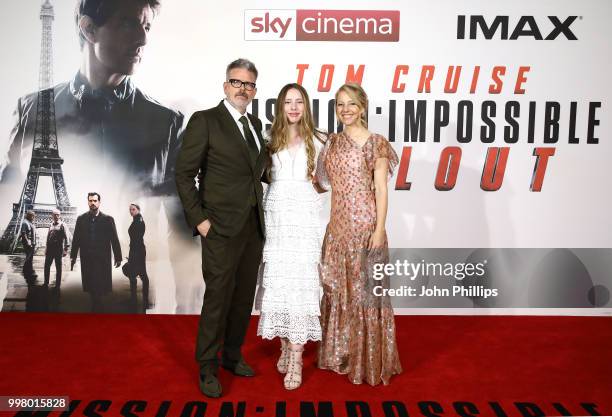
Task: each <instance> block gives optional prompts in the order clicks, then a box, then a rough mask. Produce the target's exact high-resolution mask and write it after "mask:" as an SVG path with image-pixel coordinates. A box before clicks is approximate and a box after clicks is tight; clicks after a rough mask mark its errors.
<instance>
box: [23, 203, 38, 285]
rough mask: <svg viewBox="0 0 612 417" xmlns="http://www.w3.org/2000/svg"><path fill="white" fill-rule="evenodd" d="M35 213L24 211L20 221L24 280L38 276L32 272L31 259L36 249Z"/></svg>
mask: <svg viewBox="0 0 612 417" xmlns="http://www.w3.org/2000/svg"><path fill="white" fill-rule="evenodd" d="M35 218H36V214H35V213H34V212H33V211H32V210H28V211H27V212H26V215H25V218H24V219H23V222H21V234H20V238H21V244H22V245H23V250H24V252H25V261H24V263H23V276H24V277H25V278H26V280H30V279H35V278H36V277H38V275H37V274H36V272H34V267H33V266H32V261H33V260H34V252H35V251H36V226H34V219H35Z"/></svg>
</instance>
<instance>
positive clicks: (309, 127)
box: [267, 83, 319, 178]
mask: <svg viewBox="0 0 612 417" xmlns="http://www.w3.org/2000/svg"><path fill="white" fill-rule="evenodd" d="M291 89H296V90H297V91H299V92H300V94H301V95H302V100H304V113H303V114H302V118H301V119H300V121H299V122H298V134H299V135H300V137H301V138H302V139H303V140H304V144H305V145H306V156H307V160H308V162H307V164H306V175H307V176H308V178H311V177H312V172H313V171H314V168H315V156H316V149H315V144H314V137H315V135H316V136H317V138H319V132H318V131H317V130H316V129H315V127H314V119H313V117H312V111H311V109H310V98H309V97H308V93H307V92H306V89H305V88H304V87H302V86H301V85H299V84H296V83H291V84H287V85H285V86H284V87H283V88H281V90H280V92H279V93H278V97H277V99H276V106H275V110H274V121H273V122H272V128H271V129H270V141H269V142H268V153H269V154H270V157H271V156H272V155H274V154H275V153H277V152H279V151H281V150H283V149H286V148H287V147H288V145H289V121H288V120H287V114H286V113H285V99H286V97H287V93H288V92H289V90H291ZM269 160H270V161H271V160H272V158H270V159H269ZM270 168H271V166H270V165H268V170H267V172H268V175H269V174H270Z"/></svg>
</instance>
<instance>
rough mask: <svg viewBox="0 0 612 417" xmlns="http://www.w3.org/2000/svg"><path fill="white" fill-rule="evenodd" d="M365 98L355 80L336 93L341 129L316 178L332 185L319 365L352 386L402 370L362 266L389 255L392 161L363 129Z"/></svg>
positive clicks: (387, 313)
mask: <svg viewBox="0 0 612 417" xmlns="http://www.w3.org/2000/svg"><path fill="white" fill-rule="evenodd" d="M366 114H367V96H366V93H365V91H364V90H363V89H362V88H361V87H360V86H359V85H357V84H345V85H343V86H342V87H340V89H339V90H338V92H337V93H336V115H337V117H338V120H339V121H340V122H341V123H342V124H343V126H344V127H343V132H341V133H338V134H331V135H330V136H329V138H328V140H327V142H326V144H325V147H324V149H323V151H321V154H320V155H319V161H318V163H317V171H316V177H317V178H316V179H317V181H318V183H319V185H321V187H323V188H329V187H331V191H332V196H331V200H332V201H331V205H332V207H331V216H330V221H329V224H328V226H327V231H326V234H325V238H324V242H323V248H322V262H321V282H322V286H323V299H322V301H321V327H322V341H321V343H320V346H319V351H318V360H317V363H318V367H319V368H322V369H330V370H333V371H335V372H338V373H340V374H347V376H348V378H349V380H350V381H351V382H352V383H354V384H360V383H362V382H363V381H365V382H367V383H368V384H370V385H377V384H379V383H380V382H382V383H383V384H385V385H386V384H388V383H389V380H390V378H391V376H392V375H394V374H399V373H401V372H402V367H401V364H400V360H399V354H398V351H397V344H396V340H395V322H394V315H393V308H392V307H391V303H390V300H389V297H388V296H385V297H382V296H375V295H374V293H373V291H372V289H373V286H374V285H377V283H376V284H375V283H374V282H373V281H372V278H371V277H368V270H369V269H368V268H367V265H368V264H370V265H371V262H372V259H376V262H387V261H388V243H387V236H386V232H385V220H386V215H387V181H388V178H389V177H390V176H391V175H392V173H393V169H394V168H395V166H396V165H397V163H398V158H397V154H396V153H395V151H394V150H393V148H392V147H391V145H390V144H389V142H388V141H387V139H385V138H384V137H383V136H381V135H378V134H375V133H371V132H370V131H368V129H367V122H366Z"/></svg>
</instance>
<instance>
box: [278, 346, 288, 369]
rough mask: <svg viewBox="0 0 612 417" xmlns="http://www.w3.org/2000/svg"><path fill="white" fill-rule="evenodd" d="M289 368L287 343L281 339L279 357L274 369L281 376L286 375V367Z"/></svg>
mask: <svg viewBox="0 0 612 417" xmlns="http://www.w3.org/2000/svg"><path fill="white" fill-rule="evenodd" d="M288 366H289V341H288V340H287V339H281V355H280V358H278V362H276V369H277V370H278V372H280V373H281V374H286V373H287V367H288Z"/></svg>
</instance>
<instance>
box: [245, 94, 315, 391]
mask: <svg viewBox="0 0 612 417" xmlns="http://www.w3.org/2000/svg"><path fill="white" fill-rule="evenodd" d="M323 140H324V139H323V135H322V134H320V133H319V132H317V131H316V130H315V128H314V121H313V118H312V112H311V110H310V103H309V99H308V94H307V92H306V90H304V88H303V87H302V86H300V85H299V84H287V85H286V86H284V87H283V88H282V89H281V91H280V93H279V95H278V98H277V101H276V112H275V117H274V122H273V124H272V128H271V130H270V134H269V141H268V145H267V147H268V152H269V153H270V156H271V161H272V162H271V166H270V167H269V169H268V178H269V180H270V184H269V186H268V188H267V190H266V193H265V195H264V200H263V206H264V212H265V222H266V242H265V246H264V249H263V259H262V270H261V281H260V285H259V290H258V292H257V303H256V308H257V309H258V310H260V316H259V325H258V328H257V334H258V335H260V336H262V337H263V338H266V339H273V338H276V337H279V338H280V340H281V355H280V358H279V360H278V363H277V369H278V371H279V372H281V373H284V374H286V375H285V379H284V386H285V388H287V389H295V388H297V387H299V386H300V385H301V382H302V352H303V351H304V345H305V344H306V342H308V341H309V340H310V341H318V340H321V325H320V321H319V316H320V310H319V300H320V280H319V272H318V266H319V260H320V255H321V243H322V225H321V224H320V219H319V212H320V199H319V194H318V193H317V191H315V189H314V186H313V184H312V178H313V173H314V170H315V163H316V161H317V157H318V153H319V152H320V150H321V149H322V148H323Z"/></svg>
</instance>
